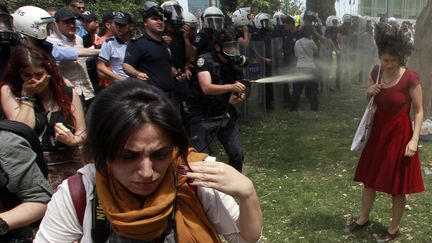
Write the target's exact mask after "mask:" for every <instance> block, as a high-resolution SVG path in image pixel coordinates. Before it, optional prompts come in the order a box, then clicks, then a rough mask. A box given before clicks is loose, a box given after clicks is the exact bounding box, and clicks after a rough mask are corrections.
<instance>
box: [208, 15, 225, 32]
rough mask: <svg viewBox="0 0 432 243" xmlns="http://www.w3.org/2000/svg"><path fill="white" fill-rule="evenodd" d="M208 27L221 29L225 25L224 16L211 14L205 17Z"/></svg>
mask: <svg viewBox="0 0 432 243" xmlns="http://www.w3.org/2000/svg"><path fill="white" fill-rule="evenodd" d="M205 24H206V27H208V28H210V29H214V30H221V29H223V27H224V17H221V16H210V17H207V18H205Z"/></svg>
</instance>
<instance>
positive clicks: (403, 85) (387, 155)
mask: <svg viewBox="0 0 432 243" xmlns="http://www.w3.org/2000/svg"><path fill="white" fill-rule="evenodd" d="M375 42H376V44H377V47H378V55H379V59H380V65H381V74H380V75H379V77H380V80H379V82H378V84H376V82H375V81H376V79H377V76H378V75H377V74H378V67H375V68H374V69H373V70H372V73H371V77H372V81H371V85H370V86H369V88H368V89H367V99H368V100H370V99H371V98H372V96H374V97H375V98H374V102H375V104H376V106H377V110H376V113H375V117H374V121H373V125H372V130H371V134H370V137H369V140H368V142H367V144H366V146H365V148H364V150H363V152H362V154H361V157H360V161H359V163H358V166H357V170H356V173H355V176H354V180H355V181H359V182H362V183H363V184H364V189H363V194H362V200H361V209H360V215H359V218H358V219H357V220H355V221H353V222H352V223H351V224H350V225H348V226H347V228H346V230H345V231H346V232H347V233H348V232H354V231H356V230H358V229H360V228H362V227H364V226H366V225H368V224H369V214H370V211H371V209H372V205H373V203H374V200H375V195H376V192H377V191H379V192H385V193H388V194H390V195H391V196H392V204H393V205H392V217H391V218H392V219H391V222H390V225H389V226H388V228H387V231H386V232H384V233H383V234H380V235H379V236H378V238H377V241H378V242H386V241H390V240H393V239H394V238H396V237H397V236H398V235H399V234H400V231H399V224H400V222H401V219H402V215H403V213H404V209H405V202H406V194H410V193H416V192H422V191H424V185H423V178H422V173H421V165H420V160H419V155H418V151H417V147H418V146H417V145H418V140H419V133H420V127H421V123H422V122H423V98H422V89H421V85H420V80H419V76H418V74H417V73H415V72H414V71H412V70H409V69H406V68H405V67H404V65H405V63H406V59H407V58H408V56H409V55H410V54H411V51H412V49H413V47H412V43H411V42H410V40H409V39H408V38H406V37H405V36H404V35H403V33H401V32H400V31H398V30H397V29H395V28H394V27H391V26H390V25H388V24H378V25H377V26H376V30H375ZM411 108H412V109H413V115H414V116H413V118H414V127H413V126H412V123H411V119H410V112H411Z"/></svg>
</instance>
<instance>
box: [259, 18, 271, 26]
mask: <svg viewBox="0 0 432 243" xmlns="http://www.w3.org/2000/svg"><path fill="white" fill-rule="evenodd" d="M261 25H262V27H263V28H269V27H270V25H269V20H268V19H263V20H261Z"/></svg>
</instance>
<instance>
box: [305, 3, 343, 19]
mask: <svg viewBox="0 0 432 243" xmlns="http://www.w3.org/2000/svg"><path fill="white" fill-rule="evenodd" d="M307 10H312V11H315V12H317V13H318V15H319V16H318V17H319V18H320V19H321V20H322V22H323V23H325V21H326V20H327V17H328V16H331V15H336V9H335V0H307V1H306V11H307Z"/></svg>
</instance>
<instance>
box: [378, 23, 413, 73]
mask: <svg viewBox="0 0 432 243" xmlns="http://www.w3.org/2000/svg"><path fill="white" fill-rule="evenodd" d="M375 43H376V45H377V48H378V56H379V57H381V56H382V55H383V54H389V55H391V56H395V57H398V58H399V64H400V65H401V66H405V64H406V62H407V59H408V57H409V56H410V55H411V52H412V51H413V49H414V47H413V44H412V43H411V40H410V39H409V38H408V37H406V36H405V35H404V33H403V32H402V31H401V30H399V29H398V28H396V27H394V26H391V25H389V24H387V23H378V24H377V25H376V26H375Z"/></svg>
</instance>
